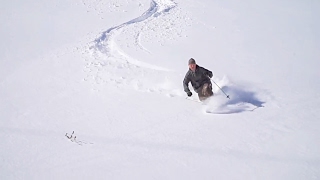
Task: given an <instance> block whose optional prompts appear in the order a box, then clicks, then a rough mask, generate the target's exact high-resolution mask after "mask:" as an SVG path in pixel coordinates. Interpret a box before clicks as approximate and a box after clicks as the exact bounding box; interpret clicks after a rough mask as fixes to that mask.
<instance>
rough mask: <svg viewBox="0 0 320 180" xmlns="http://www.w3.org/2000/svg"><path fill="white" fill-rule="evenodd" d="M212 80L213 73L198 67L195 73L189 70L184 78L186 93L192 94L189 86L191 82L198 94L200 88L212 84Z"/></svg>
mask: <svg viewBox="0 0 320 180" xmlns="http://www.w3.org/2000/svg"><path fill="white" fill-rule="evenodd" d="M210 78H212V72H211V71H209V70H207V69H205V68H203V67H200V66H198V65H197V67H196V70H195V72H193V71H192V70H191V69H189V71H188V72H187V74H186V76H185V77H184V80H183V88H184V91H185V92H190V89H189V87H188V84H189V82H191V85H192V87H193V89H194V90H195V91H196V92H198V90H199V88H200V87H201V86H202V85H204V84H205V83H210V84H211V81H210Z"/></svg>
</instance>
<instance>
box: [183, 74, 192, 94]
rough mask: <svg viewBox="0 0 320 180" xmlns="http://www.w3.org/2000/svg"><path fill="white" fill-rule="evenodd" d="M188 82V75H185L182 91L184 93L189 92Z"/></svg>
mask: <svg viewBox="0 0 320 180" xmlns="http://www.w3.org/2000/svg"><path fill="white" fill-rule="evenodd" d="M189 82H190V79H189V77H188V74H186V76H185V77H184V79H183V89H184V91H185V92H186V93H188V92H191V91H190V89H189Z"/></svg>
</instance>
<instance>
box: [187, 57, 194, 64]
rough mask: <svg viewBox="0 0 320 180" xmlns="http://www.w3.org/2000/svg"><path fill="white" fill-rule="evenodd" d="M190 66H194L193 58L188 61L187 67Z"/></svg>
mask: <svg viewBox="0 0 320 180" xmlns="http://www.w3.org/2000/svg"><path fill="white" fill-rule="evenodd" d="M190 64H196V61H195V60H194V59H193V58H191V59H189V62H188V65H190Z"/></svg>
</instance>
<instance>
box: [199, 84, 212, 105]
mask: <svg viewBox="0 0 320 180" xmlns="http://www.w3.org/2000/svg"><path fill="white" fill-rule="evenodd" d="M212 95H213V92H212V84H211V83H205V84H203V85H202V86H201V87H200V88H199V90H198V96H199V100H200V101H204V100H206V99H207V98H208V97H210V96H212Z"/></svg>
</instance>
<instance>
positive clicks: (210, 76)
mask: <svg viewBox="0 0 320 180" xmlns="http://www.w3.org/2000/svg"><path fill="white" fill-rule="evenodd" d="M203 70H204V74H205V75H206V76H208V77H209V78H212V76H213V74H212V72H211V71H209V70H208V69H206V68H203Z"/></svg>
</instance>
